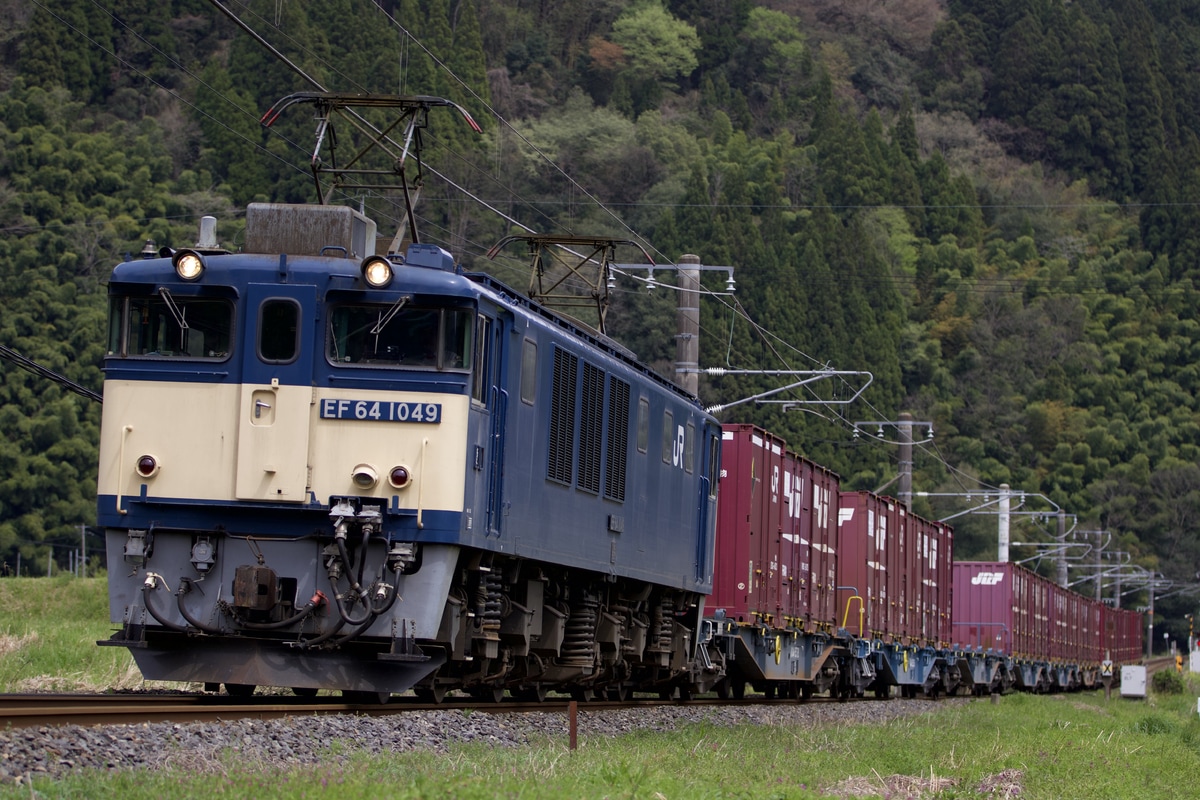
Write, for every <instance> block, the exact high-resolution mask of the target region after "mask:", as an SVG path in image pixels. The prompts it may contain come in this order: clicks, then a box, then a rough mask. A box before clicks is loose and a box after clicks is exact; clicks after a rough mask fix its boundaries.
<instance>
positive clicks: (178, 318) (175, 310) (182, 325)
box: [158, 286, 188, 331]
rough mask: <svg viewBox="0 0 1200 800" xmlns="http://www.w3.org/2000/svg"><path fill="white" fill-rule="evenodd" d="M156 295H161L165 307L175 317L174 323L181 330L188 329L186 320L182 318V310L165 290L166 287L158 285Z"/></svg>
mask: <svg viewBox="0 0 1200 800" xmlns="http://www.w3.org/2000/svg"><path fill="white" fill-rule="evenodd" d="M158 296H159V297H161V298H162V299H163V302H164V303H166V304H167V308H168V309H170V311H171V316H173V317H174V318H175V324H176V325H178V326H179V329H180V330H181V331H186V330H187V329H188V324H187V320H185V319H184V318H183V310H182V309H181V308H180V307H179V306H177V305H176V304H175V298H174V297H172V296H171V293H170V292H169V291H167V287H165V286H162V287H159V290H158Z"/></svg>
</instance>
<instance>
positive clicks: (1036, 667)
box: [705, 425, 1142, 698]
mask: <svg viewBox="0 0 1200 800" xmlns="http://www.w3.org/2000/svg"><path fill="white" fill-rule="evenodd" d="M722 438H723V443H722V444H723V447H722V466H721V485H720V491H719V504H718V509H719V510H718V515H719V524H718V530H717V557H716V561H715V563H716V567H715V573H714V576H713V593H712V595H711V596H710V597H709V598H708V603H707V608H708V609H709V615H708V617H707V620H706V621H707V627H706V631H705V638H706V639H708V640H710V641H711V642H713V646H714V648H715V649H717V650H719V651H720V652H721V654H722V657H723V661H724V663H725V664H726V676H725V678H724V679H723V681H722V682H721V684H719V685H718V686H717V691H718V693H721V694H729V695H732V696H734V697H741V696H743V695H744V693H745V691H746V686H747V684H749V685H750V686H752V687H754V689H755V690H757V691H759V692H762V693H764V694H766V695H768V696H785V697H798V698H805V697H809V696H811V695H813V694H815V693H819V692H825V691H828V692H829V693H830V694H832V695H836V696H839V697H843V698H845V697H854V696H862V695H864V694H865V693H867V692H872V693H874V694H875V696H877V697H881V698H883V697H889V696H891V694H892V693H893V692H896V693H898V694H900V695H903V696H907V697H912V696H916V695H918V694H920V695H924V696H936V695H938V694H950V693H955V692H964V693H976V694H982V693H988V692H1003V691H1007V690H1009V689H1012V688H1019V689H1023V690H1029V691H1052V690H1053V691H1066V690H1072V689H1079V688H1085V687H1094V686H1096V685H1097V684H1098V681H1100V680H1102V679H1103V678H1104V677H1107V676H1108V675H1114V676H1115V675H1116V674H1119V669H1118V668H1119V666H1120V665H1121V664H1129V663H1134V662H1136V661H1138V659H1139V658H1140V654H1141V649H1142V632H1141V630H1142V629H1141V617H1140V615H1139V614H1136V613H1134V612H1131V611H1125V610H1120V609H1113V608H1109V607H1107V606H1105V605H1103V604H1102V603H1099V602H1097V601H1093V600H1089V599H1087V598H1084V597H1082V596H1080V595H1078V594H1075V593H1074V592H1070V591H1068V590H1066V589H1063V588H1060V587H1058V586H1057V585H1055V584H1053V583H1051V582H1050V581H1048V580H1046V579H1044V578H1041V577H1039V576H1038V575H1036V574H1034V573H1032V572H1030V571H1029V570H1027V569H1025V568H1023V567H1020V566H1018V565H1015V564H1009V563H969V562H965V563H955V562H954V561H953V544H954V538H953V531H952V529H951V528H950V527H949V526H947V525H945V524H943V523H939V522H932V521H929V520H926V519H923V518H921V517H920V516H918V515H916V514H913V513H910V512H909V511H908V510H907V509H906V508H905V506H904V505H902V504H901V503H899V502H897V501H896V500H895V499H892V498H889V497H883V496H880V495H877V494H873V493H870V492H853V491H842V490H841V488H840V481H839V478H838V476H837V475H836V474H834V473H833V472H831V471H829V470H827V469H825V468H823V467H821V466H819V465H817V464H814V463H813V462H811V461H809V460H808V459H805V458H803V457H802V456H799V455H797V454H796V453H794V452H792V451H790V450H789V449H788V447H787V445H786V443H785V442H784V441H783V440H782V439H780V438H779V437H776V436H773V435H771V434H770V433H768V432H766V431H764V430H762V429H760V428H757V427H755V426H752V425H725V426H724V429H723V433H722Z"/></svg>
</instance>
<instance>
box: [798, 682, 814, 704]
mask: <svg viewBox="0 0 1200 800" xmlns="http://www.w3.org/2000/svg"><path fill="white" fill-rule="evenodd" d="M812 696H813V687H812V684H811V683H805V684H801V686H800V702H801V703H807V702H808V701H809V700H812Z"/></svg>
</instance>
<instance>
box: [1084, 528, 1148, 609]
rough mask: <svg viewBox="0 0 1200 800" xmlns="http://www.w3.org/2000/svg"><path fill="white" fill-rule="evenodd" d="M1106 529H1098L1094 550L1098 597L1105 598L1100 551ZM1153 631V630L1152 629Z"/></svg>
mask: <svg viewBox="0 0 1200 800" xmlns="http://www.w3.org/2000/svg"><path fill="white" fill-rule="evenodd" d="M1103 536H1104V531H1096V549H1095V550H1094V551H1093V552H1094V553H1095V556H1096V599H1097V600H1102V599H1103V598H1104V575H1103V574H1102V573H1101V570H1100V551H1101V550H1102V549H1104V540H1103V538H1101V537H1103ZM1150 614H1151V616H1153V615H1154V590H1153V589H1151V590H1150ZM1151 632H1153V631H1151Z"/></svg>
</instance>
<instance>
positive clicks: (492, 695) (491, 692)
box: [470, 686, 504, 703]
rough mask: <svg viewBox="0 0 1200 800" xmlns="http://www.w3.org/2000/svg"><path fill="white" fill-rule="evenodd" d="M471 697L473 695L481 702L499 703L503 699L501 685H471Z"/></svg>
mask: <svg viewBox="0 0 1200 800" xmlns="http://www.w3.org/2000/svg"><path fill="white" fill-rule="evenodd" d="M470 694H471V697H474V698H475V699H476V700H478V701H479V702H481V703H499V702H501V701H503V700H504V687H503V686H473V687H471V689H470Z"/></svg>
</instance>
